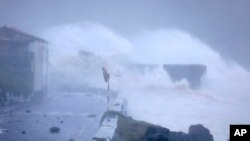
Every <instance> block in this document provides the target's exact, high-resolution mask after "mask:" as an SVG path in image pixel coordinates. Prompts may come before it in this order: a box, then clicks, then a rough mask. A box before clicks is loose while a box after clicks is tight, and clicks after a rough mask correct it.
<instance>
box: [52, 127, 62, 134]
mask: <svg viewBox="0 0 250 141" xmlns="http://www.w3.org/2000/svg"><path fill="white" fill-rule="evenodd" d="M49 130H50V132H51V133H59V132H60V128H59V127H51V128H50V129H49Z"/></svg>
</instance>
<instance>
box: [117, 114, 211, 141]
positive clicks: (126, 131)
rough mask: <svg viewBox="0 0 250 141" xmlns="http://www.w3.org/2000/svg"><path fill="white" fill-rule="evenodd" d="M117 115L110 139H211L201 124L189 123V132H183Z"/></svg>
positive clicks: (149, 140) (204, 140)
mask: <svg viewBox="0 0 250 141" xmlns="http://www.w3.org/2000/svg"><path fill="white" fill-rule="evenodd" d="M113 114H114V113H113ZM118 117H119V118H118V125H117V128H116V131H115V134H114V136H113V139H112V141H213V136H212V135H211V134H210V131H209V130H208V129H207V128H205V127H204V126H203V125H201V124H198V125H191V126H190V127H189V132H188V133H184V132H175V131H170V130H169V129H167V128H164V127H161V126H158V125H153V124H150V123H147V122H143V121H136V120H134V119H132V118H130V117H126V116H121V115H120V114H119V115H118Z"/></svg>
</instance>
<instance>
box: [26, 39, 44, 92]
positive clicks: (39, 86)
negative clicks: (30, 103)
mask: <svg viewBox="0 0 250 141" xmlns="http://www.w3.org/2000/svg"><path fill="white" fill-rule="evenodd" d="M30 51H31V52H33V53H34V60H33V62H32V68H33V70H32V71H33V73H34V84H33V85H34V92H35V93H36V92H39V93H40V92H42V93H46V92H47V77H48V71H47V70H48V45H47V43H43V42H38V41H36V42H33V43H31V44H30Z"/></svg>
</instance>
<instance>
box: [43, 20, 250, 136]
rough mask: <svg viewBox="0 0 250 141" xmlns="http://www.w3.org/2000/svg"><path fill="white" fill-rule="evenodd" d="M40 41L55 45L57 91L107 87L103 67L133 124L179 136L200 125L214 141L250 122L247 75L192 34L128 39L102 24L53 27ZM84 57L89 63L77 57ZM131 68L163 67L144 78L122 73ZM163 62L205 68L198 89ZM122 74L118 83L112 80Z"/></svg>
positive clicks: (164, 32) (52, 77) (53, 81)
mask: <svg viewBox="0 0 250 141" xmlns="http://www.w3.org/2000/svg"><path fill="white" fill-rule="evenodd" d="M43 37H44V38H46V39H47V40H48V41H49V42H50V84H51V87H52V88H53V89H58V88H62V87H65V86H67V87H70V88H72V89H74V88H80V87H85V86H89V87H103V88H104V87H105V85H104V82H103V78H102V73H101V67H102V66H106V67H107V68H108V69H109V71H110V73H111V88H113V89H115V90H118V91H119V92H120V94H121V95H124V96H125V97H126V98H127V100H128V112H129V114H130V115H132V117H134V118H135V119H138V120H145V121H148V122H151V123H154V124H158V125H161V126H164V127H167V128H169V129H171V130H176V131H187V130H188V127H189V126H190V125H191V124H199V123H201V124H203V125H205V126H206V127H208V128H209V129H210V130H211V132H212V134H213V135H214V138H215V140H216V141H219V140H220V141H221V140H226V139H227V138H229V133H228V131H229V124H237V123H238V124H239V123H241V124H244V123H245V124H246V123H249V122H250V120H249V118H248V117H249V116H250V112H247V111H250V108H249V107H250V104H249V102H248V100H249V98H250V96H249V94H248V93H247V92H249V91H250V86H249V85H250V83H249V81H250V75H249V72H247V71H246V70H245V69H244V68H242V67H241V66H239V65H238V64H237V63H235V62H233V61H225V60H223V58H222V57H221V56H220V55H219V54H218V53H217V52H215V51H214V50H212V49H210V48H209V46H208V45H206V44H204V43H202V42H201V41H200V40H198V39H197V38H194V37H192V36H191V35H190V34H188V33H185V32H183V31H179V30H164V29H161V30H155V31H147V32H144V33H141V34H139V35H138V36H137V37H135V38H133V39H132V40H128V39H126V38H124V37H122V36H120V35H118V34H115V33H114V32H113V31H112V30H110V29H108V28H106V27H104V26H101V25H98V24H94V23H80V24H72V25H62V26H57V27H52V28H50V29H48V30H47V31H46V32H45V33H44V34H43ZM81 51H87V52H89V53H90V54H91V55H90V56H91V57H90V56H87V57H86V56H81V55H79V52H81ZM130 63H144V64H156V65H158V67H156V68H155V69H153V70H146V71H145V72H143V73H139V72H137V71H133V70H129V69H126V67H124V66H125V65H126V64H130ZM124 64H125V65H124ZM162 64H203V65H206V66H207V73H206V75H205V76H204V77H203V79H202V87H201V89H200V90H191V89H189V87H188V83H187V81H185V80H182V81H180V82H177V83H172V82H171V81H170V79H169V76H168V74H167V73H166V72H165V71H164V70H163V69H162V68H161V67H159V66H161V65H162ZM118 70H119V72H120V73H121V74H122V76H121V77H115V74H116V72H117V71H118ZM62 76H63V77H62Z"/></svg>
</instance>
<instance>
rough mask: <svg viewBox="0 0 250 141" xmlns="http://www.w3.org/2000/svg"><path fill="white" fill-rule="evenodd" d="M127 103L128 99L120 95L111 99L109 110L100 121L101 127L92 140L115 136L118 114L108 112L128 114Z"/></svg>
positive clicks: (104, 139) (102, 140)
mask: <svg viewBox="0 0 250 141" xmlns="http://www.w3.org/2000/svg"><path fill="white" fill-rule="evenodd" d="M126 105H127V102H126V100H125V99H124V98H123V97H120V96H118V97H117V98H115V99H113V100H111V101H110V107H109V109H108V111H107V112H106V113H104V115H103V117H102V120H101V123H100V127H99V129H98V131H97V132H96V134H95V135H94V137H93V138H92V140H91V141H109V140H111V139H112V138H113V136H114V134H115V130H116V127H117V122H118V116H117V115H109V114H108V113H112V112H114V113H119V114H122V115H126V114H127V109H126Z"/></svg>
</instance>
